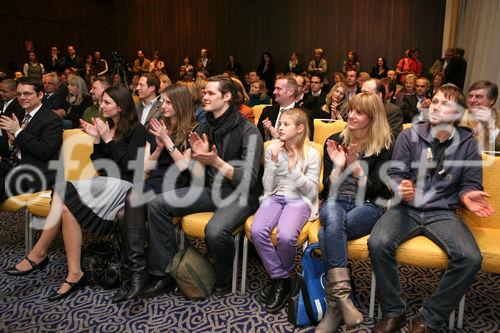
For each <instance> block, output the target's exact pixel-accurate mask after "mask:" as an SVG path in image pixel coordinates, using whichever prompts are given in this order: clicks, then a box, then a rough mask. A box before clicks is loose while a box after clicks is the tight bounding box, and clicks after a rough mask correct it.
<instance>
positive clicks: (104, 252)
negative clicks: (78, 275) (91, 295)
mask: <svg viewBox="0 0 500 333" xmlns="http://www.w3.org/2000/svg"><path fill="white" fill-rule="evenodd" d="M121 264H122V263H121V254H120V246H119V243H118V240H117V239H116V238H115V237H109V238H108V239H104V240H98V241H92V242H89V243H87V245H86V246H85V248H84V250H83V270H84V271H85V272H86V274H87V279H88V281H89V282H90V283H93V284H97V285H99V286H101V287H102V288H104V289H114V288H118V287H119V286H120V284H121V281H122V272H121Z"/></svg>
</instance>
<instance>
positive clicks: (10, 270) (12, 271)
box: [5, 256, 49, 276]
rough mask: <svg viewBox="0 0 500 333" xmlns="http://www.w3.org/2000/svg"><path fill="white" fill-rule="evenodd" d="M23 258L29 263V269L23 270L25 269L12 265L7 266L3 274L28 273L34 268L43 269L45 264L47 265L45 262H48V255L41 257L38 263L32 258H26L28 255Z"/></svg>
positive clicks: (18, 274) (16, 274)
mask: <svg viewBox="0 0 500 333" xmlns="http://www.w3.org/2000/svg"><path fill="white" fill-rule="evenodd" d="M24 259H25V260H26V261H27V262H28V263H29V264H30V265H31V268H30V269H28V270H25V271H20V270H18V269H17V268H16V266H15V265H14V266H13V267H11V268H8V269H7V270H6V271H5V274H7V275H11V276H23V275H28V274H31V273H33V272H34V271H36V270H42V269H44V268H45V266H47V264H48V263H49V257H48V256H47V257H45V259H43V260H42V261H40V263H38V264H37V263H36V262H34V261H33V260H31V259H30V258H28V256H26V257H25V258H24Z"/></svg>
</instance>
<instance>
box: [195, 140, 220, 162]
mask: <svg viewBox="0 0 500 333" xmlns="http://www.w3.org/2000/svg"><path fill="white" fill-rule="evenodd" d="M203 135H205V134H203ZM191 149H193V147H192V146H191ZM193 151H194V149H193ZM193 158H194V159H195V160H197V161H198V162H200V163H202V164H204V165H212V166H215V164H216V163H217V162H218V160H219V155H217V148H216V147H215V145H212V149H211V150H210V151H208V152H198V153H193Z"/></svg>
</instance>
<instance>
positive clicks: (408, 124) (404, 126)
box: [403, 123, 411, 130]
mask: <svg viewBox="0 0 500 333" xmlns="http://www.w3.org/2000/svg"><path fill="white" fill-rule="evenodd" d="M407 128H411V123H406V124H403V129H404V130H405V129H407Z"/></svg>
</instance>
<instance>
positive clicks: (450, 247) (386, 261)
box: [368, 205, 482, 329]
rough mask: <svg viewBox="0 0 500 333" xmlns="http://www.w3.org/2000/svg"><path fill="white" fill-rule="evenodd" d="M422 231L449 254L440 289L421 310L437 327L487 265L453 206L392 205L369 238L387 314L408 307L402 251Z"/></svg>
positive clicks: (399, 312) (425, 319) (380, 294)
mask: <svg viewBox="0 0 500 333" xmlns="http://www.w3.org/2000/svg"><path fill="white" fill-rule="evenodd" d="M418 235H423V236H425V237H427V238H429V239H430V240H432V241H433V242H434V243H435V244H436V245H438V246H439V247H440V248H441V249H442V250H443V251H444V252H445V253H446V255H447V256H448V268H447V269H446V272H445V273H444V275H443V277H442V279H441V281H440V283H439V286H438V288H437V291H436V293H435V294H434V295H432V296H430V297H429V298H427V300H426V301H425V302H424V304H423V307H422V309H421V310H420V315H421V316H422V319H423V320H424V322H425V323H426V324H427V325H428V326H430V327H432V328H435V329H437V328H439V327H445V326H446V324H447V322H448V317H449V316H450V313H451V312H452V311H453V309H455V308H456V307H457V306H458V303H459V302H460V299H461V298H462V296H463V295H464V294H465V291H466V290H467V289H468V288H469V286H470V285H471V284H472V282H473V281H474V278H475V276H476V274H477V272H478V271H479V269H480V268H481V261H482V257H481V252H480V251H479V248H478V246H477V244H476V241H475V239H474V236H473V235H472V234H471V232H470V231H469V229H468V228H467V226H466V225H465V224H464V223H463V222H462V221H461V220H460V219H459V218H458V217H457V216H456V215H455V213H454V212H452V211H450V210H445V209H442V210H434V211H426V212H423V211H421V210H417V209H415V208H413V207H409V206H405V205H399V206H396V207H394V208H392V209H390V210H388V211H387V213H385V214H384V216H382V218H381V219H380V220H379V221H378V223H377V224H376V225H375V228H373V231H372V233H371V235H370V239H369V240H368V248H369V249H370V258H371V263H372V268H373V272H374V273H375V277H376V279H377V287H378V291H379V297H380V305H381V307H382V312H383V314H384V317H388V318H390V317H397V316H399V315H401V314H403V313H404V312H405V310H406V304H405V302H404V300H403V298H402V293H403V291H402V289H401V284H400V281H399V276H398V265H397V262H396V251H397V249H398V246H399V245H400V244H401V243H403V242H404V241H406V240H408V239H410V238H413V237H415V236H418Z"/></svg>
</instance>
